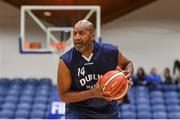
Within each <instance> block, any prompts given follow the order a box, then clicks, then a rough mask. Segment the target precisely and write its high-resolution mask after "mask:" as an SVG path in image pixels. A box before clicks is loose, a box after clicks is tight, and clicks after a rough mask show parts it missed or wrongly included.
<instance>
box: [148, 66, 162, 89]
mask: <svg viewBox="0 0 180 120" xmlns="http://www.w3.org/2000/svg"><path fill="white" fill-rule="evenodd" d="M147 79H148V84H149V85H153V86H156V85H159V84H161V77H160V75H158V74H157V69H156V68H155V67H153V68H152V69H151V73H150V75H149V76H148V78H147Z"/></svg>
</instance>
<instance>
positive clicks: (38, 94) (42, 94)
mask: <svg viewBox="0 0 180 120" xmlns="http://www.w3.org/2000/svg"><path fill="white" fill-rule="evenodd" d="M49 95H50V91H47V90H38V91H37V92H36V96H46V97H48V96H49Z"/></svg>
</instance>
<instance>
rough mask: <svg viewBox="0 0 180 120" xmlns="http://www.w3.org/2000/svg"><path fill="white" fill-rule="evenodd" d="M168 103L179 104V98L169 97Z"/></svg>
mask: <svg viewBox="0 0 180 120" xmlns="http://www.w3.org/2000/svg"><path fill="white" fill-rule="evenodd" d="M165 101H166V104H168V105H179V99H178V98H167V99H166V100H165Z"/></svg>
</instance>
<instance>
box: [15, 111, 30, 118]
mask: <svg viewBox="0 0 180 120" xmlns="http://www.w3.org/2000/svg"><path fill="white" fill-rule="evenodd" d="M28 118H29V111H28V110H24V109H23V110H20V109H19V110H17V111H15V119H28Z"/></svg>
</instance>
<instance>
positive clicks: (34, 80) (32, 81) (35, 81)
mask: <svg viewBox="0 0 180 120" xmlns="http://www.w3.org/2000/svg"><path fill="white" fill-rule="evenodd" d="M25 84H26V85H30V84H31V85H35V86H36V85H38V84H39V80H38V79H37V78H27V79H25Z"/></svg>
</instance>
